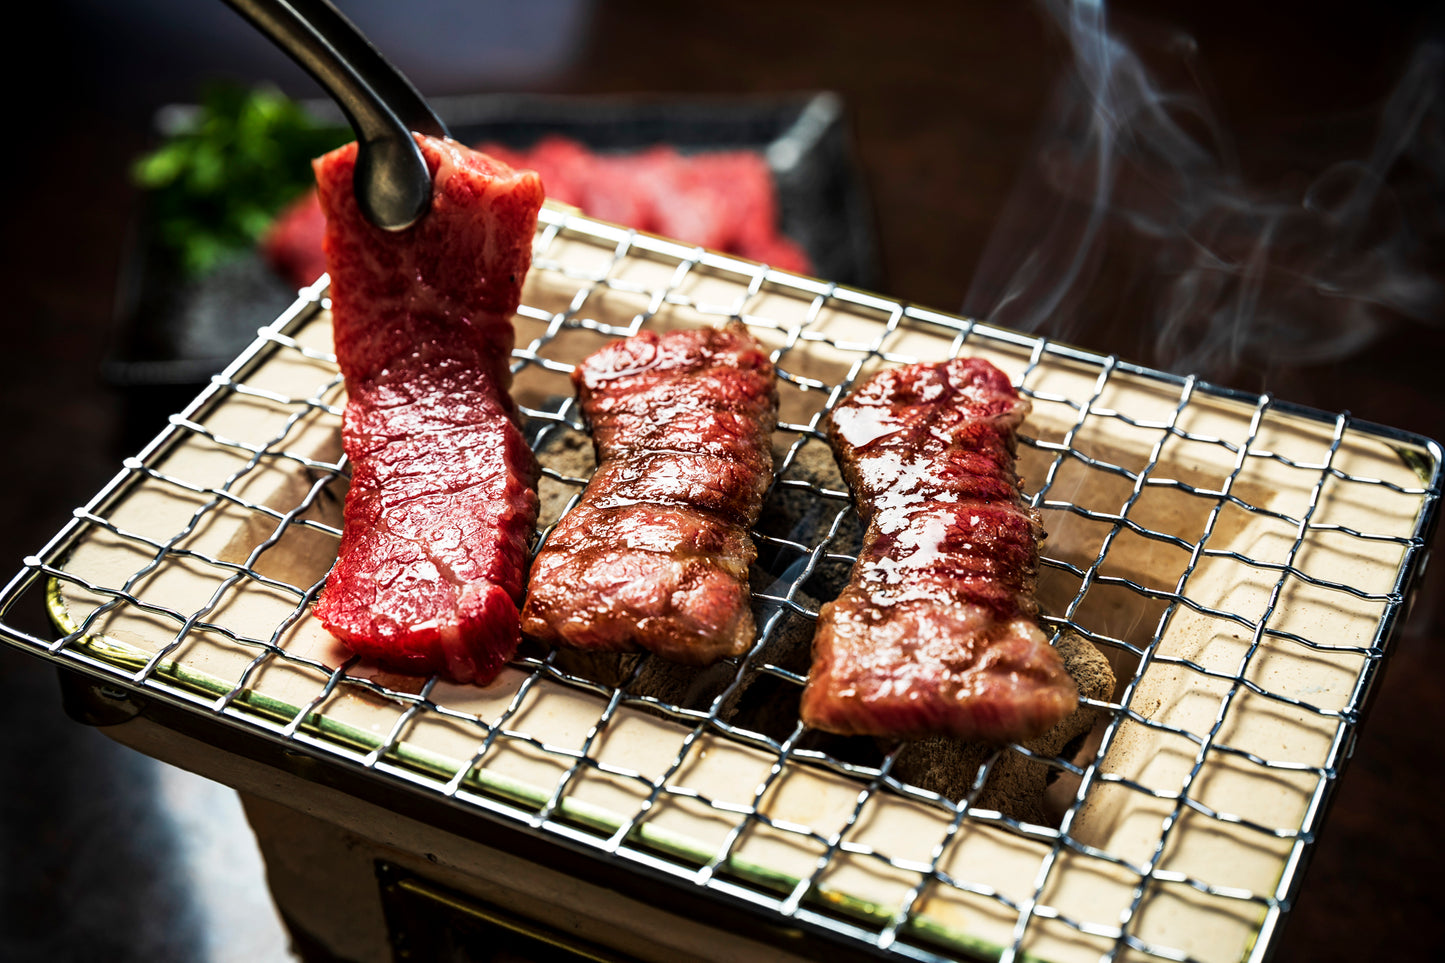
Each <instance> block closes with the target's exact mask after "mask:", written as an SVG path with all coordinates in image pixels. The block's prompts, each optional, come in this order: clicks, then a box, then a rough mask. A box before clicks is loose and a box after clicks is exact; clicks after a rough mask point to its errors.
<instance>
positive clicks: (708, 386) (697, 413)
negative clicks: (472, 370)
mask: <svg viewBox="0 0 1445 963" xmlns="http://www.w3.org/2000/svg"><path fill="white" fill-rule="evenodd" d="M573 382H574V384H575V386H576V388H577V392H578V396H579V399H580V401H581V405H582V411H583V414H584V415H585V416H586V418H587V423H588V425H589V427H590V428H591V430H592V440H593V446H594V447H595V449H596V451H597V460H598V469H597V471H596V473H594V475H593V477H592V480H591V481H590V482H589V483H588V485H587V488H586V489H585V490H584V491H583V493H582V498H581V500H580V502H579V504H578V505H577V506H576V507H575V508H573V509H572V511H570V512H568V513H567V515H566V516H565V517H563V518H562V520H561V521H560V522H558V524H557V526H556V527H555V528H554V529H553V530H552V532H551V533H550V534H549V535H548V537H547V541H546V543H545V544H544V545H543V547H542V550H541V551H540V552H538V554H537V558H536V559H535V560H534V561H533V563H532V574H531V576H530V579H529V582H528V588H527V602H526V606H525V607H524V609H523V612H522V628H523V631H524V632H525V633H526V634H528V635H530V636H534V637H536V638H537V639H540V640H542V641H544V642H548V643H550V644H553V645H564V646H572V647H577V648H586V649H593V650H600V651H632V650H636V649H646V650H648V651H651V652H655V653H657V654H659V655H662V656H664V657H665V658H668V659H672V660H673V661H676V662H683V663H687V664H691V665H706V664H709V663H712V662H716V661H717V660H719V659H723V658H727V657H729V656H736V655H740V654H742V653H743V652H745V651H747V649H748V648H749V647H750V646H751V645H752V643H753V636H754V633H755V626H754V624H753V615H752V607H751V597H750V594H749V591H748V568H749V566H751V565H752V563H753V561H754V560H755V559H756V557H757V550H756V548H755V547H754V545H753V542H752V538H751V536H750V534H749V530H750V529H751V528H752V526H753V524H754V523H755V522H756V521H757V518H758V514H759V512H760V511H761V509H762V500H763V495H764V494H765V493H766V492H767V489H768V485H769V484H771V482H772V477H773V456H772V445H771V436H772V432H773V428H774V427H775V425H776V423H777V405H778V396H777V383H776V376H775V373H774V370H773V365H772V363H771V362H770V361H769V360H768V356H767V355H766V353H764V352H763V350H762V348H761V347H760V346H759V345H758V343H757V341H756V340H755V339H754V338H753V337H752V336H751V335H750V334H749V333H748V331H747V329H746V327H744V326H743V325H742V324H738V323H732V324H729V325H727V326H726V327H724V328H721V329H712V328H702V329H693V330H682V331H673V332H669V333H667V334H664V335H658V334H656V333H653V332H642V333H641V334H638V335H636V336H634V337H632V338H627V339H623V340H620V341H615V342H612V343H610V344H608V345H607V346H606V347H604V348H602V349H601V350H600V351H598V352H596V353H595V354H593V355H592V356H591V357H589V358H588V359H587V360H586V361H584V362H583V363H582V364H581V365H579V366H578V367H577V369H576V371H575V372H574V373H573Z"/></svg>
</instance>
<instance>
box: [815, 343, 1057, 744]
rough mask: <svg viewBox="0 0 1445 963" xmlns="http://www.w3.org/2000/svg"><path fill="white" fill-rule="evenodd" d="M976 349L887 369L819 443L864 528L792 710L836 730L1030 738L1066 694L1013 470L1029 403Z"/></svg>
mask: <svg viewBox="0 0 1445 963" xmlns="http://www.w3.org/2000/svg"><path fill="white" fill-rule="evenodd" d="M1029 407H1030V406H1029V403H1028V401H1027V399H1024V398H1021V397H1020V396H1019V394H1018V392H1017V391H1016V390H1015V389H1014V388H1013V386H1012V385H1011V384H1010V383H1009V380H1008V377H1007V376H1006V375H1004V374H1003V372H1001V371H999V370H998V369H997V368H996V367H994V366H993V365H991V364H989V363H988V362H987V361H984V360H982V359H970V358H959V359H954V360H952V361H948V362H943V363H925V364H916V365H908V366H900V367H893V368H888V369H885V370H883V371H882V372H880V373H879V374H877V375H876V376H874V377H873V378H872V379H870V380H869V381H867V382H866V383H864V384H863V385H862V386H860V387H859V388H858V389H857V390H855V391H854V392H853V393H852V394H851V395H850V396H849V397H847V398H846V399H844V400H843V401H842V402H841V403H839V404H838V405H837V406H836V407H835V408H834V410H833V411H832V413H831V415H830V417H829V419H828V424H827V431H828V436H829V440H830V441H831V443H832V445H833V450H834V453H835V456H836V457H837V459H838V461H839V464H840V467H841V468H842V470H843V475H844V478H845V479H846V480H847V482H848V485H849V488H850V489H851V491H852V492H853V495H854V499H855V502H856V505H857V509H858V512H859V514H860V516H861V517H862V518H863V520H864V523H865V524H866V526H867V528H866V531H865V534H864V537H863V547H862V550H861V552H860V553H859V556H858V560H857V562H856V564H855V565H854V567H853V571H852V573H851V575H850V578H849V582H848V584H847V586H845V587H844V589H843V591H842V593H841V594H840V595H839V597H838V598H837V599H836V600H834V601H832V602H830V603H828V604H826V605H824V606H822V608H821V612H820V616H819V620H818V626H817V629H816V633H815V635H814V640H813V665H812V670H811V672H810V674H809V679H808V683H807V685H806V687H805V688H804V692H803V698H802V705H801V708H800V711H801V715H802V718H803V721H804V722H805V723H806V724H808V725H809V726H813V727H815V728H818V729H822V730H825V731H829V732H834V733H839V734H843V735H871V736H879V737H896V738H909V739H911V738H921V737H925V736H952V737H956V738H962V739H978V740H986V741H1016V740H1021V739H1028V738H1031V737H1034V736H1037V735H1039V734H1040V733H1042V732H1044V731H1046V730H1048V729H1049V728H1050V727H1052V726H1053V725H1054V724H1055V723H1057V722H1058V721H1060V720H1061V719H1063V718H1065V717H1066V716H1068V715H1069V714H1070V713H1071V712H1073V711H1074V710H1075V708H1076V707H1077V704H1078V695H1077V690H1076V688H1075V685H1074V682H1073V680H1072V679H1071V678H1070V677H1069V676H1068V674H1067V673H1066V672H1065V671H1064V667H1063V663H1062V661H1061V660H1060V658H1059V656H1058V654H1057V653H1056V652H1055V651H1054V649H1053V648H1052V647H1051V646H1050V645H1049V643H1048V639H1047V638H1046V637H1045V636H1044V634H1043V632H1042V631H1041V630H1040V628H1039V626H1038V623H1037V620H1036V615H1037V610H1038V606H1037V603H1036V602H1035V601H1034V598H1033V592H1034V585H1035V581H1036V578H1037V570H1038V542H1039V538H1040V535H1041V529H1040V525H1039V522H1038V519H1037V516H1036V514H1035V513H1034V512H1033V511H1032V510H1031V509H1030V508H1029V506H1028V505H1027V504H1026V503H1025V502H1024V500H1023V497H1022V495H1021V493H1020V490H1019V480H1018V476H1017V474H1016V473H1015V469H1014V453H1015V450H1016V444H1017V437H1016V433H1015V432H1016V429H1017V428H1018V426H1019V424H1020V423H1021V422H1022V421H1023V419H1024V417H1025V416H1026V415H1027V413H1028V411H1029Z"/></svg>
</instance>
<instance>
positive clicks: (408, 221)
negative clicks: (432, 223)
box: [226, 0, 450, 231]
mask: <svg viewBox="0 0 1445 963" xmlns="http://www.w3.org/2000/svg"><path fill="white" fill-rule="evenodd" d="M226 3H228V4H230V5H231V7H233V8H234V9H235V10H236V11H237V12H238V13H240V14H241V16H243V17H245V18H246V19H247V20H249V21H250V22H251V24H252V25H253V26H255V27H256V28H257V29H258V30H260V31H261V32H262V33H264V34H265V35H266V36H267V37H269V38H270V39H271V41H272V42H273V43H275V44H276V45H277V46H278V47H280V48H281V49H282V50H284V51H285V52H286V53H287V54H289V55H290V56H291V58H292V59H293V60H295V61H296V62H297V63H298V64H300V65H301V66H302V67H304V68H305V69H306V71H307V72H308V73H309V74H311V76H312V77H314V78H316V81H317V82H318V83H320V84H321V86H322V87H323V88H325V90H326V92H327V93H328V94H330V95H331V97H332V99H333V100H335V101H336V103H337V105H338V106H339V107H340V108H341V112H342V113H343V114H345V115H346V119H347V120H348V121H349V122H350V123H351V129H352V130H353V131H354V132H355V133H356V140H357V146H358V151H357V158H356V180H355V190H356V200H357V203H358V204H359V205H360V207H361V212H362V214H364V215H365V216H366V219H367V220H369V221H370V222H371V223H373V224H375V225H376V226H377V227H380V228H384V229H385V230H388V231H400V230H404V229H406V228H408V227H410V226H411V225H413V224H415V223H416V222H417V221H418V220H419V219H420V218H421V216H422V215H423V214H425V213H426V210H427V208H428V206H429V205H430V204H431V196H432V183H431V173H430V172H429V171H428V170H427V166H426V161H425V160H424V159H423V158H422V156H421V151H420V150H419V149H418V148H417V145H416V140H415V138H414V137H413V136H412V132H413V131H415V132H417V133H419V134H429V135H431V136H433V137H448V136H450V135H449V133H448V131H447V128H446V124H444V123H442V121H441V118H439V117H437V115H436V114H435V113H433V111H432V109H431V108H430V107H428V106H427V103H426V101H425V100H423V99H422V96H421V94H419V93H418V92H417V90H416V88H415V87H413V86H412V85H411V82H410V81H408V80H407V79H406V77H404V76H402V73H401V71H399V70H397V69H396V67H395V66H394V65H393V64H392V63H391V62H390V61H388V60H387V59H386V58H385V57H383V56H382V55H381V52H380V51H378V50H377V49H376V47H374V46H372V44H371V42H370V41H369V40H367V39H366V37H365V36H363V35H362V33H361V31H360V30H358V29H357V28H356V25H355V24H353V23H352V22H351V21H350V20H348V19H346V17H345V16H344V15H343V14H342V13H341V11H339V10H337V9H336V8H335V7H334V6H332V5H331V3H330V2H329V0H226Z"/></svg>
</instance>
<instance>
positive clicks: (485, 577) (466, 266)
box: [315, 136, 542, 682]
mask: <svg viewBox="0 0 1445 963" xmlns="http://www.w3.org/2000/svg"><path fill="white" fill-rule="evenodd" d="M417 140H418V143H419V144H420V146H421V149H422V154H423V156H424V157H425V158H426V161H427V166H428V168H429V169H430V170H431V173H432V179H433V197H432V203H431V207H430V209H429V211H428V212H427V213H426V215H425V216H424V217H423V218H422V219H421V220H420V221H419V222H418V223H417V224H416V225H414V226H413V227H411V228H409V229H407V230H405V231H400V232H388V231H384V230H381V229H379V228H377V227H374V226H373V225H372V224H370V223H369V222H368V221H367V220H366V219H365V217H364V216H363V215H362V214H361V212H360V210H359V209H358V207H357V203H356V197H355V194H354V192H353V188H352V176H353V172H354V170H355V167H356V145H355V144H351V145H348V146H345V147H342V148H339V149H337V150H335V151H333V152H331V153H329V154H326V155H325V156H323V157H321V158H319V159H318V160H317V161H316V164H315V168H316V178H317V184H318V190H319V194H320V199H321V205H322V207H323V209H324V210H325V212H326V219H327V223H326V238H325V246H326V262H327V270H328V271H329V273H330V276H331V312H332V321H333V328H334V337H335V344H336V357H337V362H338V364H339V365H340V368H341V372H342V374H343V375H344V376H345V379H346V389H347V402H346V409H345V413H344V416H343V422H342V443H343V448H344V450H345V452H346V455H347V457H348V459H349V460H350V462H351V468H352V477H351V487H350V489H349V490H348V492H347V495H346V504H345V508H344V516H343V527H342V536H341V545H340V548H339V551H338V559H337V562H336V565H335V567H334V568H333V569H332V572H331V574H330V576H329V577H328V578H327V582H326V585H325V587H324V589H323V590H322V593H321V596H320V598H319V599H318V601H317V603H316V606H315V614H316V616H317V617H318V618H319V619H320V620H321V622H322V624H323V625H324V626H325V627H326V628H327V629H328V630H329V631H330V632H331V633H332V634H333V635H335V636H336V637H337V638H339V639H340V640H341V641H342V642H344V643H345V644H346V645H347V646H348V647H349V648H350V649H351V650H352V651H353V652H355V653H356V654H357V655H359V656H361V657H363V658H365V659H368V660H371V661H372V662H374V663H376V664H378V665H380V666H382V667H385V668H388V669H391V670H394V671H400V672H406V673H412V674H431V673H441V674H443V675H444V676H446V677H448V678H450V679H452V680H455V681H458V682H486V681H489V680H490V679H491V678H493V677H494V676H495V675H496V673H497V672H498V670H499V669H500V668H501V667H502V665H503V664H505V662H506V660H507V659H508V658H509V657H510V656H511V655H512V654H513V653H514V652H515V650H516V647H517V645H518V642H519V641H520V633H519V625H520V618H519V614H518V604H517V603H518V601H519V600H520V596H521V590H522V587H523V575H524V572H525V571H526V563H527V551H528V544H529V540H530V537H531V533H532V530H533V526H534V523H535V520H536V513H537V493H536V482H537V474H538V469H537V464H536V461H535V459H534V457H533V455H532V452H531V449H530V448H529V447H528V446H527V443H526V440H525V439H524V438H523V437H522V434H521V431H520V430H519V428H518V424H517V411H516V407H515V405H514V403H513V401H512V399H511V396H510V394H509V393H508V389H509V387H510V382H511V375H510V370H509V368H508V361H509V356H510V353H511V349H512V345H513V341H514V338H515V335H514V332H513V329H512V321H511V317H512V314H513V312H514V311H515V310H516V308H517V304H518V301H519V298H520V294H521V285H522V279H523V276H524V275H525V274H526V272H527V269H528V267H529V265H530V262H531V246H532V237H533V233H534V231H535V228H536V222H537V212H538V209H539V208H540V206H541V203H542V185H541V183H540V181H539V180H538V178H537V176H536V175H535V174H533V173H531V172H517V171H513V170H512V169H511V168H509V167H507V166H506V165H504V164H501V163H500V162H497V161H495V160H493V159H491V158H489V157H487V156H485V155H483V154H480V153H476V152H474V151H471V150H468V149H467V148H465V147H463V146H461V145H459V144H457V143H455V142H452V141H445V140H440V139H436V138H428V137H421V136H418V138H417Z"/></svg>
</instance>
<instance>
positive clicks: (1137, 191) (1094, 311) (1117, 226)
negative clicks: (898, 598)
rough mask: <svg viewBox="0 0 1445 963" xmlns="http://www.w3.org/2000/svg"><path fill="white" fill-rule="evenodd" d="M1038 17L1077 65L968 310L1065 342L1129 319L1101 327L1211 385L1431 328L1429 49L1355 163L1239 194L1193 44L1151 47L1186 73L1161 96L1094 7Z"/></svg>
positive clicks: (1433, 94)
mask: <svg viewBox="0 0 1445 963" xmlns="http://www.w3.org/2000/svg"><path fill="white" fill-rule="evenodd" d="M1044 9H1045V10H1046V12H1047V14H1048V15H1049V17H1050V19H1051V20H1052V21H1053V22H1054V23H1055V24H1057V26H1058V27H1059V29H1060V30H1061V32H1062V33H1063V35H1064V36H1065V38H1066V39H1067V41H1068V44H1069V49H1070V52H1071V53H1072V61H1071V64H1070V67H1069V69H1068V70H1067V71H1066V73H1065V75H1064V76H1063V77H1062V78H1061V80H1060V81H1059V83H1058V85H1057V87H1056V89H1055V92H1054V95H1053V101H1052V104H1051V106H1050V109H1049V111H1048V113H1047V114H1046V117H1045V122H1044V124H1043V125H1042V126H1041V128H1040V131H1039V134H1038V138H1037V142H1036V149H1035V151H1034V154H1033V165H1032V166H1031V167H1030V168H1029V169H1028V170H1026V171H1025V172H1024V173H1023V176H1022V177H1021V179H1020V181H1019V183H1018V185H1017V186H1016V188H1015V190H1014V192H1013V194H1012V195H1011V197H1010V199H1009V201H1008V203H1007V205H1006V206H1005V208H1004V211H1003V214H1002V217H1001V220H1000V222H999V224H998V225H997V227H996V229H995V232H994V234H993V236H992V238H991V239H990V242H989V244H988V246H987V247H986V249H985V251H984V254H983V257H982V258H981V260H980V262H979V265H978V269H977V271H976V273H975V276H974V280H973V282H972V285H971V286H970V289H969V291H968V295H967V297H966V299H965V302H964V305H963V310H964V312H965V313H967V314H970V315H972V316H974V317H980V318H987V319H988V320H990V321H993V322H995V323H998V324H1002V325H1005V326H1008V327H1012V328H1017V329H1020V330H1024V331H1032V332H1038V333H1042V334H1047V335H1050V336H1052V337H1056V338H1059V339H1062V340H1065V341H1069V340H1074V339H1075V337H1076V336H1077V335H1078V334H1079V333H1080V332H1081V331H1082V330H1084V329H1085V328H1087V327H1090V326H1097V325H1098V324H1099V323H1100V321H1101V319H1106V318H1108V316H1109V315H1110V314H1111V313H1119V312H1128V314H1129V315H1130V316H1129V317H1127V318H1112V319H1108V320H1109V323H1111V324H1113V325H1115V326H1116V327H1117V326H1120V325H1123V326H1126V327H1128V328H1130V329H1132V331H1133V332H1135V333H1137V334H1138V335H1139V337H1138V338H1137V341H1138V345H1139V346H1140V347H1141V348H1142V349H1143V350H1145V351H1147V352H1150V353H1151V354H1152V357H1148V358H1140V359H1136V360H1145V361H1148V362H1149V363H1152V364H1155V365H1157V366H1160V367H1164V368H1169V369H1172V370H1175V371H1180V372H1195V373H1200V374H1204V375H1218V374H1220V373H1224V372H1228V371H1231V370H1233V369H1235V368H1237V367H1239V366H1241V365H1245V366H1250V367H1252V368H1255V369H1259V370H1264V369H1267V368H1268V367H1269V366H1270V365H1271V364H1272V363H1273V364H1277V363H1279V362H1280V361H1281V360H1282V359H1284V360H1285V361H1286V363H1290V364H1316V363H1322V362H1326V361H1331V360H1337V359H1340V358H1343V357H1347V356H1348V355H1349V354H1351V353H1352V352H1354V351H1356V350H1358V349H1359V348H1361V347H1362V346H1364V345H1365V344H1367V343H1369V342H1370V341H1371V340H1373V339H1374V338H1375V337H1376V336H1377V335H1379V334H1380V333H1381V331H1383V330H1384V329H1385V328H1386V327H1387V326H1388V325H1390V324H1392V323H1395V322H1398V321H1400V320H1404V319H1409V320H1414V321H1420V322H1430V323H1434V322H1437V321H1439V320H1441V309H1442V304H1445V287H1442V285H1441V283H1440V282H1439V281H1438V280H1437V279H1435V278H1434V277H1433V276H1432V275H1431V272H1430V268H1429V266H1428V260H1427V259H1428V257H1429V256H1431V253H1432V252H1431V244H1432V243H1435V244H1438V242H1439V238H1440V236H1441V232H1440V228H1441V226H1442V224H1445V211H1442V210H1441V200H1440V186H1441V184H1445V137H1442V127H1445V124H1442V121H1445V116H1442V104H1441V98H1440V93H1441V82H1442V78H1445V51H1442V50H1441V48H1440V46H1438V45H1436V44H1425V45H1422V46H1421V47H1420V48H1419V49H1418V50H1417V51H1416V52H1415V54H1414V56H1413V58H1412V59H1411V61H1410V63H1409V64H1408V66H1407V67H1406V69H1405V71H1404V73H1403V76H1402V77H1401V79H1400V81H1399V83H1398V84H1397V86H1396V88H1395V90H1394V91H1393V93H1392V94H1391V95H1390V96H1389V98H1388V99H1387V101H1386V102H1385V103H1384V104H1383V105H1382V108H1381V110H1380V113H1379V118H1378V128H1377V135H1376V138H1375V140H1374V145H1373V148H1372V149H1371V150H1370V151H1369V152H1368V154H1367V155H1366V156H1365V157H1363V158H1360V159H1357V160H1335V161H1334V162H1332V163H1329V164H1327V165H1324V164H1322V165H1320V166H1319V167H1317V168H1316V169H1315V170H1313V171H1311V177H1312V182H1311V183H1310V185H1309V186H1308V188H1307V189H1304V190H1303V191H1300V190H1298V189H1296V190H1295V191H1294V193H1293V194H1290V193H1289V192H1287V191H1286V190H1284V189H1283V188H1278V187H1276V188H1272V189H1271V188H1266V187H1261V186H1259V185H1254V184H1250V183H1247V182H1246V180H1245V178H1244V176H1243V175H1242V174H1241V171H1240V165H1239V163H1238V161H1237V160H1236V158H1235V155H1234V146H1233V145H1232V144H1231V142H1230V140H1229V137H1228V135H1227V133H1226V132H1225V131H1224V130H1223V129H1222V127H1221V125H1220V123H1219V122H1218V120H1217V117H1216V112H1215V110H1214V109H1213V106H1212V105H1211V103H1210V99H1209V98H1208V97H1207V96H1206V94H1205V90H1206V89H1207V88H1206V85H1205V83H1204V82H1203V79H1202V71H1201V70H1200V66H1199V62H1198V60H1199V57H1198V54H1199V51H1198V50H1197V48H1196V46H1195V44H1194V43H1193V42H1192V41H1191V40H1190V39H1189V38H1188V37H1186V36H1183V35H1180V34H1178V33H1173V34H1168V35H1166V36H1165V37H1164V39H1163V40H1162V41H1160V42H1156V43H1154V44H1153V45H1152V46H1151V48H1150V49H1149V50H1148V53H1149V54H1150V55H1151V59H1150V63H1159V62H1160V61H1161V60H1162V61H1163V62H1164V66H1165V67H1166V68H1167V69H1168V70H1169V73H1170V76H1171V77H1173V76H1174V74H1175V73H1178V74H1179V75H1181V76H1182V78H1183V79H1182V80H1180V81H1177V82H1173V83H1172V84H1168V85H1166V84H1164V83H1162V82H1161V81H1160V80H1159V78H1158V73H1156V72H1155V71H1154V70H1151V69H1150V66H1148V65H1146V62H1145V59H1144V57H1142V56H1141V55H1140V53H1139V52H1138V51H1136V50H1135V49H1134V48H1132V47H1131V46H1129V45H1128V44H1127V43H1125V42H1124V40H1122V39H1121V38H1120V36H1119V35H1118V34H1117V33H1116V32H1114V31H1113V30H1111V28H1110V24H1109V23H1108V19H1107V15H1106V11H1105V8H1104V5H1103V4H1102V3H1101V2H1097V0H1075V2H1069V0H1047V2H1045V3H1044ZM1436 253H1438V252H1436ZM1111 350H1112V349H1111Z"/></svg>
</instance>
